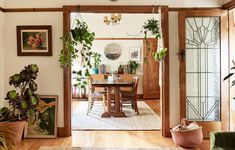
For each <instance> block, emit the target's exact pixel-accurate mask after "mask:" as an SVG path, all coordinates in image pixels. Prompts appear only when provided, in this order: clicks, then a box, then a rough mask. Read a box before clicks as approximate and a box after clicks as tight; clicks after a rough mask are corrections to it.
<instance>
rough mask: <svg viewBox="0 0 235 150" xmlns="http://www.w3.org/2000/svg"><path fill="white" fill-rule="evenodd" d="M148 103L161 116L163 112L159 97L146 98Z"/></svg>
mask: <svg viewBox="0 0 235 150" xmlns="http://www.w3.org/2000/svg"><path fill="white" fill-rule="evenodd" d="M144 102H145V103H146V104H148V106H149V107H150V108H151V109H152V110H153V111H154V112H155V113H156V114H157V115H158V116H160V112H161V106H160V100H159V99H154V100H153V99H148V100H144Z"/></svg>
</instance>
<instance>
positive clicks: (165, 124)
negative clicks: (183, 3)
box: [58, 5, 170, 137]
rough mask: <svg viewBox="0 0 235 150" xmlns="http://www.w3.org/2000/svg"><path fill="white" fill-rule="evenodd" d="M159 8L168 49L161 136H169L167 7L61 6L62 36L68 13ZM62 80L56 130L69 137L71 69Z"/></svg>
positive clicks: (137, 11)
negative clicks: (60, 114) (61, 124)
mask: <svg viewBox="0 0 235 150" xmlns="http://www.w3.org/2000/svg"><path fill="white" fill-rule="evenodd" d="M159 7H161V14H162V18H161V21H162V32H163V35H162V37H163V41H164V45H165V47H167V48H168V52H167V56H166V57H165V60H164V61H163V62H161V63H160V64H161V66H162V76H161V78H162V87H161V108H162V109H161V118H162V136H165V137H169V136H170V116H169V114H170V110H169V109H170V106H169V34H168V28H169V27H168V26H169V25H168V6H152V5H151V6H128V5H122V6H108V5H104V6H101V5H96V6H95V5H82V6H63V34H64V35H65V34H66V33H68V31H69V30H70V13H72V12H78V11H79V12H81V13H154V12H155V13H157V10H158V8H159ZM63 79H64V127H61V128H58V135H59V136H71V103H72V92H71V91H72V89H71V88H72V87H71V67H66V68H64V70H63Z"/></svg>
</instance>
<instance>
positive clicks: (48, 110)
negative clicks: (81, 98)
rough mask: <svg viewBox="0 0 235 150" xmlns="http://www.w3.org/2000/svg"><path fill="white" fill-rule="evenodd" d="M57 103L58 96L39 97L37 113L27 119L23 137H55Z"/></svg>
mask: <svg viewBox="0 0 235 150" xmlns="http://www.w3.org/2000/svg"><path fill="white" fill-rule="evenodd" d="M57 103H58V96H56V95H42V96H40V99H39V106H38V111H37V112H36V113H35V114H32V115H31V116H30V117H29V120H28V123H27V124H26V126H25V131H24V137H26V138H56V137H57V107H58V106H57Z"/></svg>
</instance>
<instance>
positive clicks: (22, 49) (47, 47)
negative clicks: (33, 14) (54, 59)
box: [17, 25, 52, 56]
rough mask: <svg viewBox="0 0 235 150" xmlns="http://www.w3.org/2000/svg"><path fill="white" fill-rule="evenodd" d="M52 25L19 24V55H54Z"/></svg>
mask: <svg viewBox="0 0 235 150" xmlns="http://www.w3.org/2000/svg"><path fill="white" fill-rule="evenodd" d="M51 36H52V35H51V26H47V25H46V26H44V25H43V26H17V55H18V56H52V38H51Z"/></svg>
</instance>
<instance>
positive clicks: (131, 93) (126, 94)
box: [121, 91, 135, 98]
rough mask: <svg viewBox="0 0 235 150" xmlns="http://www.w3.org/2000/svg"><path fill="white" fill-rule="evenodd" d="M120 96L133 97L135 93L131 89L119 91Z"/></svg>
mask: <svg viewBox="0 0 235 150" xmlns="http://www.w3.org/2000/svg"><path fill="white" fill-rule="evenodd" d="M121 96H122V97H124V98H126V97H130V98H133V97H134V96H135V93H133V92H132V91H121Z"/></svg>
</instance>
